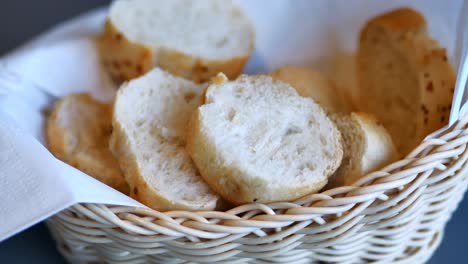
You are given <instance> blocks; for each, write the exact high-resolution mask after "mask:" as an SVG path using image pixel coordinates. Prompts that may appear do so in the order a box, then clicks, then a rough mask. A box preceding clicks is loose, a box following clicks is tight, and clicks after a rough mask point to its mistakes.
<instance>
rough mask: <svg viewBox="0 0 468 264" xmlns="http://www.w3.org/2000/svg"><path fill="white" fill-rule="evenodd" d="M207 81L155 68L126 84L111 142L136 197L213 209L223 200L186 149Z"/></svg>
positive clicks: (165, 205) (152, 203)
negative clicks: (199, 82)
mask: <svg viewBox="0 0 468 264" xmlns="http://www.w3.org/2000/svg"><path fill="white" fill-rule="evenodd" d="M203 88H204V87H203V86H202V85H197V84H195V83H193V82H191V81H188V80H185V79H182V78H179V77H175V76H173V75H171V74H169V73H167V72H165V71H162V70H160V69H154V70H152V71H150V72H148V73H147V74H145V75H143V76H142V77H140V78H137V79H134V80H132V81H130V82H128V83H125V84H123V85H122V87H121V88H120V89H119V91H118V93H117V96H116V98H115V102H114V115H113V120H112V125H113V131H112V136H111V141H110V142H111V143H110V148H111V150H112V153H113V154H114V156H115V157H116V158H117V160H118V161H119V164H120V166H121V168H122V170H123V172H124V175H125V178H126V180H127V182H128V183H129V185H130V190H131V191H130V194H131V196H132V197H134V198H135V199H137V200H139V201H140V202H142V203H144V204H146V205H148V206H149V207H151V208H154V209H156V210H161V211H166V210H178V209H181V210H212V209H215V208H216V206H217V203H218V201H219V196H218V195H216V194H215V193H214V192H213V191H212V190H211V189H210V187H209V186H208V185H207V184H206V183H205V182H204V181H203V179H202V178H201V177H200V176H199V173H198V170H197V169H196V168H195V166H194V164H193V162H192V160H191V159H190V157H189V155H188V154H187V152H186V151H185V136H186V135H185V133H186V128H187V124H188V120H189V117H190V114H191V113H192V111H194V110H195V109H196V108H197V107H198V106H199V105H200V104H201V101H202V98H201V96H202V93H203Z"/></svg>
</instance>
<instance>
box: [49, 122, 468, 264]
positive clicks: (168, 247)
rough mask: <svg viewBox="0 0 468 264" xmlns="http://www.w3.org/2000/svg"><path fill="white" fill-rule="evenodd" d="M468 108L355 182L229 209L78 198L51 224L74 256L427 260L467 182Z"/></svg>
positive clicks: (188, 260) (291, 260)
mask: <svg viewBox="0 0 468 264" xmlns="http://www.w3.org/2000/svg"><path fill="white" fill-rule="evenodd" d="M467 122H468V115H467V116H465V117H464V118H463V119H462V120H460V121H458V122H457V124H455V125H454V126H453V127H452V128H451V129H450V130H449V131H447V132H446V133H444V134H443V135H441V136H438V137H435V138H431V139H428V140H426V141H424V142H423V143H422V144H421V145H420V146H419V147H418V148H417V149H415V150H414V151H413V152H412V153H411V154H410V155H408V156H407V157H406V158H405V159H403V160H400V161H398V162H395V163H393V164H391V165H389V166H387V167H386V168H384V169H382V170H381V171H378V172H374V173H371V174H369V175H367V176H366V177H364V178H363V179H361V180H360V181H359V182H357V183H356V184H354V186H346V187H340V188H335V189H331V190H328V191H325V192H322V193H319V194H312V195H309V196H307V197H304V198H302V199H300V200H298V201H296V202H294V203H274V204H268V205H263V204H248V205H243V206H239V207H236V208H233V209H231V210H229V211H226V212H212V211H210V212H187V211H173V212H166V213H161V212H157V211H154V210H150V209H142V208H133V207H121V206H106V205H97V204H79V205H75V206H72V207H70V208H69V209H67V210H64V211H63V212H61V213H59V214H57V215H55V216H54V217H52V218H50V219H49V220H48V221H47V224H48V226H49V229H50V230H51V232H52V235H53V237H54V238H55V239H56V240H57V243H58V248H59V250H60V251H61V253H62V254H63V255H64V256H65V257H66V258H67V259H68V260H69V261H70V262H74V263H84V262H86V263H88V262H102V261H105V262H114V263H115V262H125V263H151V262H153V263H212V262H226V263H316V262H339V263H362V262H367V261H377V262H384V263H385V262H387V263H422V262H425V261H427V260H428V259H429V258H430V257H431V255H432V253H433V252H434V250H435V249H436V248H437V246H438V244H439V242H440V240H441V238H442V236H443V229H444V226H445V224H446V222H447V221H448V219H449V218H450V216H451V215H452V212H453V211H454V210H455V209H456V207H457V205H458V203H459V202H460V200H461V199H462V197H463V194H464V192H465V189H466V187H467V183H468V177H467V172H468V165H467V158H468V149H467V143H468V124H467Z"/></svg>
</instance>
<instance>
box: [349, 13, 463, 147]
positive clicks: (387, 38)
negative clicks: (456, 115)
mask: <svg viewBox="0 0 468 264" xmlns="http://www.w3.org/2000/svg"><path fill="white" fill-rule="evenodd" d="M358 68H359V81H360V92H359V94H360V95H359V105H360V109H361V110H362V111H365V112H369V113H373V114H375V116H376V117H377V118H378V119H379V120H380V121H382V123H383V125H384V126H385V127H386V128H387V130H388V131H389V133H390V135H391V136H392V137H393V140H394V142H395V144H396V146H397V149H398V151H399V152H400V154H402V155H406V154H407V153H408V152H409V151H411V150H412V149H413V148H414V147H416V146H417V145H418V144H419V143H420V142H421V140H422V139H423V138H424V137H425V136H427V135H428V134H429V133H431V132H433V131H435V130H437V129H439V128H440V127H442V126H444V125H446V124H447V121H448V116H449V112H450V108H451V101H452V94H453V89H454V85H455V74H454V72H453V69H452V67H451V66H450V64H449V63H448V61H447V54H446V51H445V49H443V48H440V47H439V45H438V43H437V42H436V41H434V40H433V39H431V38H430V37H429V35H428V33H427V29H426V22H425V20H424V17H423V16H422V15H421V14H419V13H418V12H417V11H414V10H412V9H408V8H403V9H398V10H395V11H392V12H389V13H386V14H384V15H381V16H378V17H376V18H374V19H372V20H370V21H369V22H368V23H367V24H366V25H365V27H364V29H363V30H362V32H361V36H360V41H359V52H358Z"/></svg>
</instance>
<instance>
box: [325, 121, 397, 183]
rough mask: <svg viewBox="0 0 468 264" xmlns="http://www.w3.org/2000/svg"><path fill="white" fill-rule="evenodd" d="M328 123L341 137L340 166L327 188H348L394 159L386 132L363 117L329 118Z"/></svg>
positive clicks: (395, 158)
mask: <svg viewBox="0 0 468 264" xmlns="http://www.w3.org/2000/svg"><path fill="white" fill-rule="evenodd" d="M331 119H332V120H333V121H334V122H335V124H336V126H337V127H338V129H339V130H340V132H341V135H342V137H343V148H344V155H343V162H342V163H341V166H340V167H339V168H338V170H337V171H336V172H335V174H334V175H333V177H331V179H330V182H329V184H328V186H327V187H338V186H344V185H351V184H353V183H354V182H355V181H357V180H359V179H360V178H361V177H362V176H365V175H366V174H367V173H370V172H372V171H375V170H378V169H380V168H382V167H384V166H385V165H388V164H389V163H391V162H393V161H395V160H397V159H398V154H397V151H396V148H395V145H394V144H393V141H392V138H391V137H390V135H389V134H388V132H387V130H386V129H385V128H384V127H383V126H382V125H381V124H379V122H378V121H377V120H376V119H375V118H374V117H373V116H372V115H369V114H366V113H351V114H350V115H343V114H333V115H332V116H331Z"/></svg>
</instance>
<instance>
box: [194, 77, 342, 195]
mask: <svg viewBox="0 0 468 264" xmlns="http://www.w3.org/2000/svg"><path fill="white" fill-rule="evenodd" d="M188 132H189V135H188V137H187V150H188V152H189V154H190V156H191V157H192V159H193V161H194V162H195V164H196V165H197V167H198V169H199V170H200V173H201V175H202V177H203V178H204V179H205V181H206V182H207V183H208V184H209V185H210V186H211V187H212V188H213V189H214V190H215V191H216V192H217V193H219V194H220V195H221V196H222V197H223V198H225V199H226V200H228V201H230V202H232V203H233V204H244V203H251V202H262V203H268V202H275V201H292V200H295V199H297V198H299V197H301V196H304V195H306V194H309V193H312V192H316V191H318V190H320V189H321V188H322V187H323V186H324V185H325V184H326V183H327V178H328V177H329V176H330V175H331V174H333V172H334V171H335V170H336V169H337V168H338V166H339V165H340V163H341V158H342V155H343V150H342V146H341V136H340V133H339V132H338V129H337V128H336V127H335V125H333V123H332V122H331V121H330V120H329V119H328V117H327V116H326V114H325V112H324V110H323V109H322V108H321V107H320V106H319V105H318V104H316V103H315V102H314V101H313V100H312V99H310V98H304V97H301V96H299V95H298V94H297V92H296V91H295V90H294V88H292V87H291V86H290V85H289V84H287V83H284V82H281V81H277V80H274V79H272V78H271V77H269V76H266V75H258V76H245V75H242V76H240V77H239V78H237V79H236V80H235V81H232V82H228V80H227V78H226V76H224V75H222V74H220V75H218V76H217V77H216V78H214V81H213V83H212V84H211V85H210V86H209V87H208V88H207V91H206V94H205V105H202V106H201V107H199V108H198V110H197V111H195V112H194V114H193V115H192V117H191V120H190V125H189V130H188Z"/></svg>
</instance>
